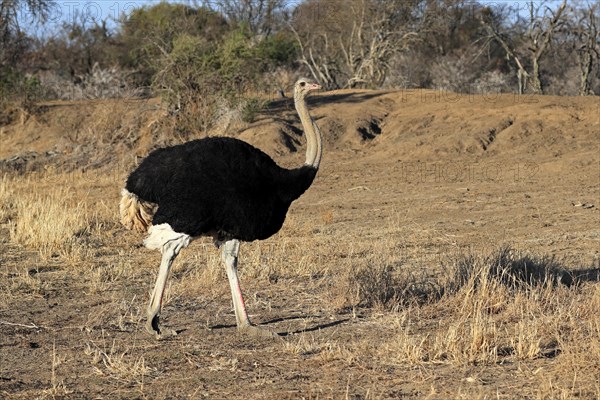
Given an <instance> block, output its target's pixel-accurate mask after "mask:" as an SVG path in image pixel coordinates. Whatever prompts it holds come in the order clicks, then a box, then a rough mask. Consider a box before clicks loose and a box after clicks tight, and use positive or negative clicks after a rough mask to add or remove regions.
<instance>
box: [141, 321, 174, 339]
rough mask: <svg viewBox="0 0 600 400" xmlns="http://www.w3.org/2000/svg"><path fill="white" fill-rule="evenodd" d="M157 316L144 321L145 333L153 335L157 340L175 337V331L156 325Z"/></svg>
mask: <svg viewBox="0 0 600 400" xmlns="http://www.w3.org/2000/svg"><path fill="white" fill-rule="evenodd" d="M158 320H159V318H158V315H155V316H154V317H148V321H146V325H145V328H146V332H148V333H149V334H151V335H153V336H154V337H155V338H156V339H157V340H161V339H166V338H169V337H172V336H177V331H175V330H174V329H168V328H163V327H161V326H160V325H159V323H158Z"/></svg>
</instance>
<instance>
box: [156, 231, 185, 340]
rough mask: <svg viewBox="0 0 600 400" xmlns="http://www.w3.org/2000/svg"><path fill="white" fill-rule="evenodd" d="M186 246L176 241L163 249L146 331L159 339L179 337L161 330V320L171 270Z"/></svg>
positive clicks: (169, 242)
mask: <svg viewBox="0 0 600 400" xmlns="http://www.w3.org/2000/svg"><path fill="white" fill-rule="evenodd" d="M186 245H187V244H186V243H184V242H183V241H182V240H178V239H174V240H169V241H168V242H166V243H165V244H164V245H163V246H162V248H161V252H162V260H161V262H160V269H159V270H158V277H157V278H156V284H155V285H154V290H153V291H152V296H151V297H150V304H148V320H147V321H146V330H147V331H148V332H149V333H151V334H154V335H155V336H156V338H157V339H163V338H165V337H169V336H175V335H177V332H176V331H174V330H172V329H163V328H161V327H160V325H159V319H160V311H161V309H162V299H163V295H164V294H165V286H166V283H167V278H168V276H169V270H170V269H171V265H172V264H173V261H174V260H175V257H177V255H178V254H179V251H180V250H181V249H182V248H183V247H185V246H186Z"/></svg>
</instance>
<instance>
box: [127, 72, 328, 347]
mask: <svg viewBox="0 0 600 400" xmlns="http://www.w3.org/2000/svg"><path fill="white" fill-rule="evenodd" d="M320 88H321V86H320V85H318V84H315V83H312V82H310V81H308V80H307V79H304V78H303V79H299V80H298V81H297V82H296V84H295V85H294V103H295V106H296V111H297V112H298V115H299V117H300V121H301V122H302V126H303V128H304V132H305V136H306V142H307V149H306V161H305V163H304V165H303V166H302V167H300V168H295V169H285V168H282V167H280V166H278V165H277V164H276V163H275V161H273V159H271V158H270V157H269V156H268V155H267V154H265V153H264V152H262V151H261V150H259V149H257V148H255V147H253V146H251V145H249V144H248V143H246V142H243V141H241V140H237V139H233V138H228V137H209V138H204V139H199V140H194V141H191V142H188V143H184V144H180V145H176V146H172V147H167V148H162V149H158V150H155V151H154V152H152V153H150V154H149V155H148V157H146V158H145V159H144V160H143V161H142V163H141V164H140V165H139V166H138V167H137V169H135V170H134V171H133V172H132V173H131V174H130V175H129V177H128V178H127V182H126V184H125V188H124V189H123V190H122V192H121V195H122V197H121V202H120V205H119V209H120V214H121V222H122V223H123V225H125V227H127V228H128V229H133V230H137V231H140V232H146V231H147V232H148V237H147V238H146V239H145V240H144V245H145V246H146V247H147V248H150V249H157V250H160V251H161V253H162V260H161V263H160V268H159V271H158V276H157V279H156V284H155V286H154V290H153V291H152V295H151V298H150V303H149V305H148V311H147V318H148V319H147V321H146V325H145V328H146V330H147V331H148V332H149V333H151V334H153V335H155V336H156V337H157V338H158V339H160V338H164V337H168V336H172V335H176V334H177V333H176V331H174V330H171V329H166V328H163V327H161V325H160V323H159V317H160V313H161V308H162V298H163V294H164V290H165V284H166V281H167V277H168V275H169V270H170V268H171V265H172V263H173V261H174V260H175V257H177V255H178V254H179V252H180V250H181V249H183V248H185V247H187V246H188V245H189V243H190V241H191V240H192V239H194V238H197V237H200V236H212V237H213V239H214V241H215V245H216V246H217V248H222V254H221V258H222V260H223V262H224V263H225V267H226V271H227V278H228V279H229V285H230V288H231V295H232V298H233V307H234V311H235V317H236V322H237V328H238V330H239V331H241V332H245V333H249V334H251V335H255V336H278V335H277V334H276V333H274V332H271V331H268V330H266V329H263V328H259V327H257V326H255V325H253V324H252V323H251V322H250V319H249V318H248V314H247V312H246V306H245V305H244V298H243V296H242V291H241V289H240V284H239V281H238V276H237V261H238V251H239V247H240V241H245V242H251V241H253V240H262V239H266V238H268V237H270V236H272V235H274V234H275V233H277V232H278V231H279V229H281V226H282V225H283V222H284V220H285V216H286V213H287V211H288V208H289V207H290V204H291V203H292V202H293V201H294V200H296V199H297V198H298V197H300V196H301V195H302V194H303V193H304V192H305V191H306V190H307V189H308V188H309V186H310V185H311V183H312V182H313V180H314V178H315V176H316V174H317V170H318V168H319V163H320V162H321V155H322V144H321V132H320V131H319V127H318V126H317V124H316V123H315V122H314V121H313V119H312V118H311V116H310V114H309V112H308V109H307V106H306V96H307V95H308V94H309V93H310V92H311V91H314V90H318V89H320Z"/></svg>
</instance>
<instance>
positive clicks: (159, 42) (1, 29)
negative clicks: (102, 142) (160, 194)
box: [0, 0, 600, 133]
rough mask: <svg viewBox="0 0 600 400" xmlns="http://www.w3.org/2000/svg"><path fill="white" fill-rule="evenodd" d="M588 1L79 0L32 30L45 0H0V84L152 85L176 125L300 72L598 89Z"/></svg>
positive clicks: (240, 107) (136, 91)
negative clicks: (96, 5) (126, 4)
mask: <svg viewBox="0 0 600 400" xmlns="http://www.w3.org/2000/svg"><path fill="white" fill-rule="evenodd" d="M599 4H600V3H599V2H598V1H597V0H596V1H581V2H572V3H569V4H568V5H567V3H566V1H564V2H563V3H560V4H559V3H556V2H530V3H526V2H518V3H515V4H512V5H511V4H508V3H486V2H483V1H482V2H472V1H461V0H444V1H441V0H410V1H406V0H350V1H343V2H342V0H304V1H301V2H297V1H288V0H251V1H243V2H242V1H234V0H220V1H196V2H190V3H186V4H180V3H169V2H161V3H154V2H153V3H149V4H148V5H146V6H144V7H141V8H137V9H134V10H130V11H131V12H129V13H123V14H122V16H121V17H120V18H119V19H118V20H116V21H111V20H108V19H104V20H100V19H98V18H93V17H92V16H90V15H86V13H84V12H81V13H79V14H76V15H74V16H73V18H70V19H69V20H68V21H65V22H63V24H62V26H61V27H60V28H59V29H57V30H54V31H52V33H51V34H46V35H42V36H41V37H40V36H39V35H38V36H36V37H33V36H30V35H29V34H28V33H27V32H26V31H25V30H24V29H23V28H22V26H21V25H20V23H21V24H22V23H23V20H24V17H23V14H25V13H26V14H27V16H29V17H30V18H29V19H30V21H28V22H31V21H37V22H39V23H41V24H43V23H44V22H45V21H46V20H47V18H48V17H51V16H52V15H53V12H55V11H56V9H57V7H60V5H59V4H58V2H55V1H53V0H3V1H2V2H1V6H0V34H1V36H0V39H1V41H2V50H1V51H0V72H1V79H0V85H1V87H0V96H1V98H2V99H3V102H4V103H6V102H7V100H11V99H12V100H14V99H15V98H17V99H19V100H20V101H22V102H24V104H25V105H27V104H28V103H27V102H30V101H31V100H32V99H80V98H117V97H131V96H149V95H160V96H161V97H162V98H163V99H164V101H165V102H166V104H167V105H168V106H169V109H170V110H171V112H172V113H176V114H177V115H178V119H177V122H176V123H175V126H174V129H175V130H176V131H178V132H180V133H181V132H187V131H190V130H206V129H209V128H211V127H213V126H214V125H215V124H217V123H218V122H219V121H222V120H223V118H225V117H224V116H226V118H225V119H226V120H227V121H230V120H231V119H232V118H233V119H235V118H237V119H242V120H246V121H248V120H249V121H251V120H252V119H253V118H254V116H255V114H256V111H257V109H260V106H261V104H262V102H261V101H260V100H259V99H262V98H264V97H265V95H267V96H276V95H278V94H282V93H283V92H284V91H285V90H286V89H289V85H290V84H291V83H292V81H293V79H294V78H295V77H297V75H298V74H303V75H308V76H312V77H313V78H315V79H316V80H318V81H319V82H320V83H321V84H323V85H324V86H325V87H326V88H327V89H338V88H355V87H358V88H433V89H441V90H450V91H457V92H468V93H487V92H518V93H538V94H539V93H543V94H555V95H592V94H597V93H600V68H599V67H598V55H599V45H598V42H599V39H600V37H599V36H598V19H599V17H600V5H599Z"/></svg>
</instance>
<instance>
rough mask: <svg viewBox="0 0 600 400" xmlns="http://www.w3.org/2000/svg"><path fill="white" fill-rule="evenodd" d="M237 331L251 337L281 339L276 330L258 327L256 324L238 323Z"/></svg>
mask: <svg viewBox="0 0 600 400" xmlns="http://www.w3.org/2000/svg"><path fill="white" fill-rule="evenodd" d="M238 331H239V332H241V333H243V334H245V335H249V336H253V337H261V338H271V339H276V338H277V339H281V336H280V335H279V334H278V333H277V332H273V331H270V330H268V329H266V328H259V327H258V326H256V325H250V324H248V325H240V326H238Z"/></svg>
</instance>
